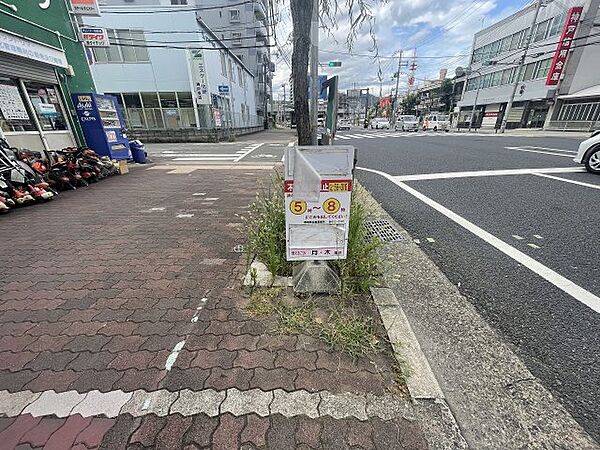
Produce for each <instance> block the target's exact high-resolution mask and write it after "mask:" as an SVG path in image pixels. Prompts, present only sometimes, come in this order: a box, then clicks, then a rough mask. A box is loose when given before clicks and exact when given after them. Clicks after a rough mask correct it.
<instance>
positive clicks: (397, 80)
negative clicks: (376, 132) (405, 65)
mask: <svg viewBox="0 0 600 450" xmlns="http://www.w3.org/2000/svg"><path fill="white" fill-rule="evenodd" d="M401 66H402V50H400V56H398V72H396V93H395V95H394V103H392V121H391V123H390V126H391V125H392V124H394V123H396V107H397V106H396V105H397V104H398V88H399V86H398V85H399V84H400V67H401Z"/></svg>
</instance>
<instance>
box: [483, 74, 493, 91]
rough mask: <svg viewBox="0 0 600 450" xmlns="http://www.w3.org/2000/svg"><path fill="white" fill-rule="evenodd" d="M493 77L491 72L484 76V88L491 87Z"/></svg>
mask: <svg viewBox="0 0 600 450" xmlns="http://www.w3.org/2000/svg"><path fill="white" fill-rule="evenodd" d="M491 78H492V75H491V74H489V73H488V74H486V75H484V76H483V83H482V84H481V88H482V89H486V88H489V87H490V81H491Z"/></svg>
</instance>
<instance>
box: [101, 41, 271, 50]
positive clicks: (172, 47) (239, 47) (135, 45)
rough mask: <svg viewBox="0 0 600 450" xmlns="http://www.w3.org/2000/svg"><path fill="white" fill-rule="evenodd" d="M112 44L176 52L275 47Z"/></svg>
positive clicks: (269, 45)
mask: <svg viewBox="0 0 600 450" xmlns="http://www.w3.org/2000/svg"><path fill="white" fill-rule="evenodd" d="M110 43H111V44H112V45H117V46H121V47H139V48H168V49H174V50H221V49H226V50H229V51H233V50H235V49H241V48H265V47H269V48H270V47H275V46H274V45H271V44H265V45H246V46H244V45H241V46H236V47H235V48H234V49H231V48H229V47H224V48H219V47H198V46H192V47H189V46H188V47H181V46H177V45H140V44H121V43H119V42H113V41H110Z"/></svg>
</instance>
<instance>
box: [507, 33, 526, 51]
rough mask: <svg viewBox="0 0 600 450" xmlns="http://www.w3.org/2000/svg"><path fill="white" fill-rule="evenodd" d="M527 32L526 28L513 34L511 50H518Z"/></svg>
mask: <svg viewBox="0 0 600 450" xmlns="http://www.w3.org/2000/svg"><path fill="white" fill-rule="evenodd" d="M524 34H525V30H522V31H519V32H518V33H515V34H513V35H512V36H511V39H510V50H516V49H518V48H519V47H520V46H521V41H522V40H523V35H524Z"/></svg>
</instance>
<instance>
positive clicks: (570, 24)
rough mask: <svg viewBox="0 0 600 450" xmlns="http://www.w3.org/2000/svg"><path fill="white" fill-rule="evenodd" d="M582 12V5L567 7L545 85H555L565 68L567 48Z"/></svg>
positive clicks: (570, 43) (569, 45)
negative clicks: (565, 17) (567, 10)
mask: <svg viewBox="0 0 600 450" xmlns="http://www.w3.org/2000/svg"><path fill="white" fill-rule="evenodd" d="M582 13H583V6H575V7H573V8H571V9H569V12H568V13H567V20H565V24H564V26H563V30H562V33H561V35H560V40H559V41H558V45H557V46H556V52H555V53H554V58H553V59H552V65H551V66H550V72H548V78H547V79H546V86H556V85H557V84H558V82H559V81H560V76H561V75H562V73H563V70H564V68H565V63H566V61H567V56H568V55H569V49H570V48H571V45H572V44H573V39H574V38H575V33H576V32H577V26H578V25H579V19H580V18H581V14H582Z"/></svg>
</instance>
